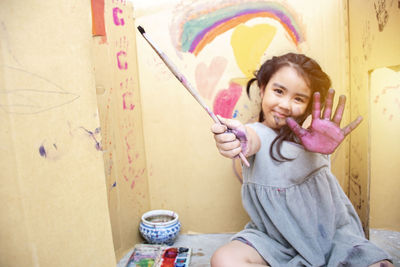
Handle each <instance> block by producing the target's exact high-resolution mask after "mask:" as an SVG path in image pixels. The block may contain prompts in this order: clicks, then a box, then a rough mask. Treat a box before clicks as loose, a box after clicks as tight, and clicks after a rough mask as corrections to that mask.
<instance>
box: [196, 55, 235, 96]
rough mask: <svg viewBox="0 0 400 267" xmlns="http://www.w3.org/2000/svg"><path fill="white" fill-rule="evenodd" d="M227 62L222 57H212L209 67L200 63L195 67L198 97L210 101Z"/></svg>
mask: <svg viewBox="0 0 400 267" xmlns="http://www.w3.org/2000/svg"><path fill="white" fill-rule="evenodd" d="M227 64H228V60H227V59H226V58H224V57H214V58H213V59H212V61H211V63H210V65H209V66H207V65H206V64H205V63H204V62H201V63H200V64H199V65H197V67H196V71H195V75H196V86H197V88H198V91H199V93H200V95H201V96H202V97H204V98H207V99H211V97H212V94H213V92H214V90H215V87H216V86H217V83H218V82H219V80H220V79H221V77H222V74H223V73H224V71H225V69H226V66H227Z"/></svg>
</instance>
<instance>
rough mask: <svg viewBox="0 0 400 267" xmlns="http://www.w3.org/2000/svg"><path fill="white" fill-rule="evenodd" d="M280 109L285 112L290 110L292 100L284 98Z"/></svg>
mask: <svg viewBox="0 0 400 267" xmlns="http://www.w3.org/2000/svg"><path fill="white" fill-rule="evenodd" d="M279 107H280V108H282V109H285V110H290V107H291V105H290V99H288V98H286V97H285V98H282V99H281V101H280V102H279Z"/></svg>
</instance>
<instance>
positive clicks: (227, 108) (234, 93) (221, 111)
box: [213, 83, 242, 118]
mask: <svg viewBox="0 0 400 267" xmlns="http://www.w3.org/2000/svg"><path fill="white" fill-rule="evenodd" d="M241 94H242V86H241V85H239V84H236V83H231V84H230V85H229V88H228V89H224V90H221V91H219V92H218V94H217V95H216V97H215V99H214V105H213V109H214V113H215V115H221V116H222V117H224V118H232V114H233V110H234V108H235V106H236V103H237V101H238V100H239V98H240V95H241Z"/></svg>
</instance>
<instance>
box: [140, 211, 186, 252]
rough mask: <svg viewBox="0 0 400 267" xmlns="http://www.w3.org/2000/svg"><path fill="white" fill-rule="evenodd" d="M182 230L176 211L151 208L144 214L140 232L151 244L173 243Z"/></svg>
mask: <svg viewBox="0 0 400 267" xmlns="http://www.w3.org/2000/svg"><path fill="white" fill-rule="evenodd" d="M180 230H181V223H180V222H179V216H178V214H177V213H176V212H173V211H170V210H151V211H148V212H146V213H144V214H143V215H142V219H141V222H140V226H139V231H140V234H141V235H142V236H143V238H144V239H145V240H146V241H147V242H148V243H150V244H166V245H169V246H170V245H172V244H173V243H174V241H175V239H176V237H177V236H178V234H179V231H180Z"/></svg>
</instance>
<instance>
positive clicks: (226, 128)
mask: <svg viewBox="0 0 400 267" xmlns="http://www.w3.org/2000/svg"><path fill="white" fill-rule="evenodd" d="M218 119H219V120H220V121H221V124H219V123H215V124H213V125H212V127H211V131H212V132H213V133H214V139H215V143H216V145H217V148H218V150H219V153H220V154H221V155H222V156H224V157H227V158H231V159H232V158H235V157H237V156H238V155H239V153H240V152H242V153H243V154H244V155H246V152H247V150H248V149H247V132H246V127H245V126H244V125H243V124H242V123H240V122H239V121H237V120H231V119H225V118H222V117H220V116H218Z"/></svg>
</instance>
